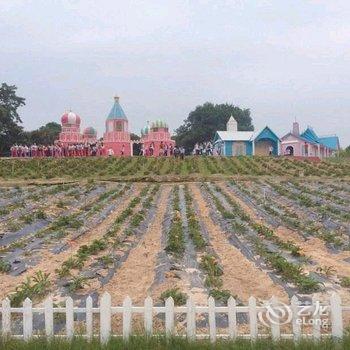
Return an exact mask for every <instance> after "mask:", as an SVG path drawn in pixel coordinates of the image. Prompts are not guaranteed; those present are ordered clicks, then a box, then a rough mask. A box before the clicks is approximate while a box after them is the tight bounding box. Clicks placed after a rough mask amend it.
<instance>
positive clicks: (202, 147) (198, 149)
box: [192, 141, 221, 156]
mask: <svg viewBox="0 0 350 350" xmlns="http://www.w3.org/2000/svg"><path fill="white" fill-rule="evenodd" d="M192 153H193V154H194V155H196V156H203V155H204V156H213V155H218V156H220V155H221V148H218V149H215V148H214V147H213V144H212V143H211V142H210V141H208V142H203V143H196V144H195V145H194V148H193V152H192Z"/></svg>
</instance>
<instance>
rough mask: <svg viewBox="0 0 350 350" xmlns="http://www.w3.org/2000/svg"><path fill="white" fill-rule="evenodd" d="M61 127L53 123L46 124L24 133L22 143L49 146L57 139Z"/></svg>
mask: <svg viewBox="0 0 350 350" xmlns="http://www.w3.org/2000/svg"><path fill="white" fill-rule="evenodd" d="M60 132H61V125H60V124H58V123H55V122H50V123H47V124H46V125H44V126H41V127H40V128H39V129H36V130H32V131H26V132H24V140H25V141H24V142H25V143H27V144H32V143H36V144H40V145H51V144H53V143H54V141H55V140H57V139H58V134H59V133H60Z"/></svg>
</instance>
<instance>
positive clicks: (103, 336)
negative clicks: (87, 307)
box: [100, 292, 112, 344]
mask: <svg viewBox="0 0 350 350" xmlns="http://www.w3.org/2000/svg"><path fill="white" fill-rule="evenodd" d="M111 316H112V312H111V295H110V294H109V293H108V292H105V293H103V295H102V298H101V301H100V340H101V343H102V344H107V342H108V340H109V338H110V336H111Z"/></svg>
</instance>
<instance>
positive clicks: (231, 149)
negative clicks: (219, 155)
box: [223, 141, 253, 157]
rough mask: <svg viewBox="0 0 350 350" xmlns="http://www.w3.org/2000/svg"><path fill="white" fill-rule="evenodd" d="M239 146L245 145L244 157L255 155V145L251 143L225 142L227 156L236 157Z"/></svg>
mask: <svg viewBox="0 0 350 350" xmlns="http://www.w3.org/2000/svg"><path fill="white" fill-rule="evenodd" d="M238 144H244V147H245V152H244V154H243V155H245V156H251V155H253V144H252V142H251V141H225V143H224V151H225V152H224V154H223V155H225V156H228V157H232V156H236V153H235V152H236V150H237V149H236V147H237V145H238Z"/></svg>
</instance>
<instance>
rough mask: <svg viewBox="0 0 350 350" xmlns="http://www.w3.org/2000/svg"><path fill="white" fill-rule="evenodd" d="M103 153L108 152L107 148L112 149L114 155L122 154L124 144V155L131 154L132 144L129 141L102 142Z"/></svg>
mask: <svg viewBox="0 0 350 350" xmlns="http://www.w3.org/2000/svg"><path fill="white" fill-rule="evenodd" d="M103 145H104V153H105V154H108V150H109V149H112V150H113V152H114V156H115V157H120V156H122V148H123V145H124V156H125V157H129V156H131V155H132V152H131V150H132V145H131V142H130V141H129V142H104V144H103Z"/></svg>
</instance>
